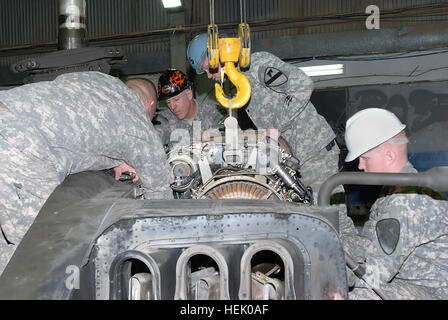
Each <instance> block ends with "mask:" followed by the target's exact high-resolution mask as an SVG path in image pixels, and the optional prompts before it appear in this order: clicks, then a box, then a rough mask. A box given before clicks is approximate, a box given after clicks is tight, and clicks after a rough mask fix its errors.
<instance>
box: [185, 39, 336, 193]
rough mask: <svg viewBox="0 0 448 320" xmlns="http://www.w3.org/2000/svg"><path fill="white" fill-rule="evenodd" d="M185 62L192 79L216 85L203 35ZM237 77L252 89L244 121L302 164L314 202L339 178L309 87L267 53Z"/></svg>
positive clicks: (327, 128)
mask: <svg viewBox="0 0 448 320" xmlns="http://www.w3.org/2000/svg"><path fill="white" fill-rule="evenodd" d="M187 56H188V60H189V62H190V64H191V65H192V67H193V68H194V69H195V70H196V73H197V74H201V73H204V71H205V72H206V73H207V76H208V78H209V79H213V80H215V81H220V72H221V66H219V67H218V70H217V72H214V73H212V72H211V71H210V70H209V63H208V58H207V47H206V34H200V35H198V36H196V37H195V38H194V39H193V40H192V41H191V42H190V44H189V46H188V49H187ZM242 73H243V74H244V75H245V76H246V77H247V78H248V79H249V81H250V83H251V86H252V95H251V100H250V102H249V104H248V105H247V106H246V112H247V114H248V116H249V117H250V119H251V120H252V122H253V123H254V124H255V126H256V127H257V129H258V130H263V129H268V128H272V127H273V128H275V129H277V130H279V133H280V134H281V136H282V137H283V138H284V139H285V140H286V141H287V142H288V143H289V146H290V148H291V151H292V153H293V154H294V156H295V157H296V158H298V159H299V160H300V162H301V165H302V166H301V169H300V173H301V175H302V181H303V182H304V183H305V184H306V185H309V186H311V187H312V188H313V191H314V192H315V197H314V199H317V193H318V191H319V188H320V186H321V184H322V183H323V182H325V180H326V179H327V178H329V177H330V176H332V175H333V174H336V173H337V172H338V161H339V147H338V146H337V145H336V143H335V140H334V139H335V136H336V135H335V133H334V131H333V130H332V129H331V127H330V125H329V124H328V123H327V121H326V120H325V118H324V117H322V116H321V115H319V114H318V113H317V111H316V109H315V107H314V106H313V104H312V103H311V102H310V97H311V93H312V91H313V89H314V86H313V81H312V80H311V79H310V78H309V77H308V76H307V75H306V74H305V73H304V72H303V71H302V70H300V69H299V68H297V67H295V66H293V65H291V64H288V63H285V62H283V61H282V60H281V59H279V58H278V57H276V56H274V55H272V54H270V53H268V52H255V53H253V54H252V55H251V64H250V68H249V69H248V70H247V71H245V72H242ZM341 190H342V188H341V187H340V188H338V189H337V190H335V192H339V191H341Z"/></svg>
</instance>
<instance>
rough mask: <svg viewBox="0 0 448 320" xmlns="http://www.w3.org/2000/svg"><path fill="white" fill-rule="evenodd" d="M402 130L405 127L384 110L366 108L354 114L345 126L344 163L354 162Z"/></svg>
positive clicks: (395, 117)
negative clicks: (345, 149) (345, 150)
mask: <svg viewBox="0 0 448 320" xmlns="http://www.w3.org/2000/svg"><path fill="white" fill-rule="evenodd" d="M404 128H406V125H404V124H403V123H401V121H400V120H399V119H398V118H397V116H396V115H395V114H393V113H392V112H390V111H388V110H385V109H379V108H368V109H364V110H361V111H359V112H357V113H355V114H354V115H353V116H351V117H350V118H349V119H348V120H347V124H346V126H345V144H346V145H347V148H348V154H347V157H346V158H345V161H346V162H349V161H352V160H355V159H356V158H358V157H359V156H360V155H362V154H363V153H366V152H367V151H369V150H370V149H373V148H375V147H377V146H379V145H380V144H382V143H383V142H386V141H387V140H389V139H390V138H392V137H394V136H395V135H396V134H398V133H400V132H401V131H403V130H404Z"/></svg>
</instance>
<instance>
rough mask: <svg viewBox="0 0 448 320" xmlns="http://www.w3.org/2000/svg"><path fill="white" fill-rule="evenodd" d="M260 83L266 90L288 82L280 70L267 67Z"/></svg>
mask: <svg viewBox="0 0 448 320" xmlns="http://www.w3.org/2000/svg"><path fill="white" fill-rule="evenodd" d="M262 82H263V83H264V85H265V86H266V87H268V88H275V87H279V86H282V85H284V84H285V83H287V82H288V77H287V76H286V74H284V73H283V72H282V71H281V70H279V69H276V68H274V67H267V68H266V69H265V71H264V75H263V79H262Z"/></svg>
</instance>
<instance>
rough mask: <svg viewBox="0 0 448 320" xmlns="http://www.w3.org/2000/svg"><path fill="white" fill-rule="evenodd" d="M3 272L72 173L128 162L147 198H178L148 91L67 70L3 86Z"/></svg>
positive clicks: (0, 207) (109, 78) (0, 130)
mask: <svg viewBox="0 0 448 320" xmlns="http://www.w3.org/2000/svg"><path fill="white" fill-rule="evenodd" d="M0 102H1V103H0V149H1V150H2V152H1V153H0V163H1V164H2V165H1V166H0V226H1V230H2V233H1V235H0V273H1V272H3V269H4V268H5V266H6V264H7V262H8V261H9V259H10V257H11V256H12V254H13V252H14V250H15V249H16V247H17V245H18V244H19V243H20V241H21V239H22V238H23V236H24V235H25V233H26V232H27V230H28V229H29V227H30V226H31V224H32V223H33V221H34V218H35V217H36V215H37V214H38V212H39V210H40V208H41V207H42V206H43V204H44V203H45V201H46V200H47V198H48V197H49V196H50V194H51V193H52V192H53V190H54V189H55V188H56V187H57V186H58V185H59V184H60V183H61V182H62V181H63V180H64V179H65V177H67V176H68V175H69V174H72V173H77V172H82V171H87V170H102V169H109V168H113V167H116V166H119V165H120V164H122V163H123V162H125V163H127V164H129V165H130V166H132V167H133V168H135V170H136V171H137V173H138V174H139V177H140V180H141V184H142V187H143V188H144V189H145V196H146V198H151V199H161V198H172V191H171V190H170V188H169V185H170V182H171V178H170V170H169V165H168V163H167V161H166V156H165V153H164V152H163V148H162V143H161V141H160V139H159V137H158V135H157V133H156V132H155V130H154V127H153V126H152V124H151V123H150V119H149V117H148V113H147V112H146V111H145V108H144V102H143V101H142V98H141V97H140V96H139V94H137V93H136V92H135V91H133V90H131V89H129V88H128V87H127V86H125V84H124V83H123V82H121V81H120V80H119V79H118V78H115V77H112V76H109V75H106V74H103V73H99V72H79V73H68V74H63V75H61V76H59V77H57V78H56V79H55V80H54V81H44V82H38V83H33V84H28V85H23V86H20V87H16V88H13V89H10V90H5V91H0Z"/></svg>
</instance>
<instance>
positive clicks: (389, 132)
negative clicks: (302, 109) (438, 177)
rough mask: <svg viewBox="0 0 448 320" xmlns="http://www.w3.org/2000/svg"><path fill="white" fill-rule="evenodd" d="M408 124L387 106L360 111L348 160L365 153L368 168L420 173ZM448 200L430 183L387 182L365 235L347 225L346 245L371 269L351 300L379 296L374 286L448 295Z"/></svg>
mask: <svg viewBox="0 0 448 320" xmlns="http://www.w3.org/2000/svg"><path fill="white" fill-rule="evenodd" d="M404 128H405V125H404V124H402V123H401V122H400V120H398V118H397V117H396V116H395V115H394V114H393V113H391V112H389V111H387V110H384V109H377V108H370V109H365V110H362V111H360V112H358V113H356V114H355V115H353V116H352V117H351V118H350V119H349V120H348V121H347V126H346V136H345V139H346V142H347V147H348V149H349V154H348V155H347V158H346V161H352V160H354V159H356V158H357V157H359V169H361V170H364V171H366V172H390V173H397V172H401V173H415V172H417V170H415V168H414V167H413V166H412V164H411V163H409V161H408V158H407V145H406V143H407V138H406V134H405V132H404ZM446 200H448V198H447V197H446V196H445V195H444V194H441V193H438V192H434V191H432V190H430V189H428V188H420V187H412V188H411V187H385V188H383V191H382V193H381V197H380V198H379V199H378V200H376V201H375V203H374V204H373V206H372V208H371V209H370V216H369V220H368V221H367V222H366V223H365V224H364V226H363V228H362V230H361V231H360V233H359V234H356V231H354V232H353V233H354V234H353V235H348V236H346V235H347V234H348V232H347V230H348V229H345V230H344V229H342V230H341V233H342V236H341V239H342V241H343V246H344V249H345V250H346V251H347V252H348V253H349V254H350V255H351V256H352V257H353V258H354V259H355V260H356V261H357V262H358V263H361V264H364V266H365V268H366V274H365V275H364V277H363V279H362V280H360V279H358V280H356V281H355V284H354V290H352V291H351V292H350V293H349V298H350V299H378V298H379V296H378V295H376V294H375V293H374V292H373V290H371V289H375V290H380V291H379V292H381V293H382V294H383V295H384V297H385V298H387V299H448V201H446ZM340 216H341V215H340ZM341 218H342V219H344V217H343V216H341ZM345 219H348V218H347V217H345ZM343 225H344V224H343ZM381 293H380V294H381Z"/></svg>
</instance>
